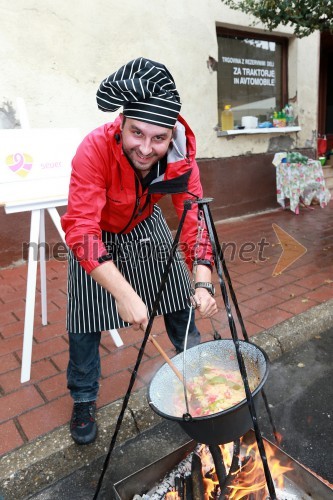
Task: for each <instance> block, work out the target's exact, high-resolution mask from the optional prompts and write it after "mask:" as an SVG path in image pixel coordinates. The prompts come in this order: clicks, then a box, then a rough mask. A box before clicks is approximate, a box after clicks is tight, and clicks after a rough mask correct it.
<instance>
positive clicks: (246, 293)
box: [236, 281, 274, 302]
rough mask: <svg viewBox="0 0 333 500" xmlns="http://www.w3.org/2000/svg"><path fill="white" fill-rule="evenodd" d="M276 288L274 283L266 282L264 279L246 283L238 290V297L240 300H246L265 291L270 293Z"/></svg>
mask: <svg viewBox="0 0 333 500" xmlns="http://www.w3.org/2000/svg"><path fill="white" fill-rule="evenodd" d="M272 290H274V287H273V285H270V284H269V283H265V282H264V281H259V282H256V283H252V284H249V285H245V286H244V287H243V288H241V290H240V291H238V292H237V294H236V297H237V300H238V301H239V302H245V300H247V299H248V298H249V297H257V296H259V295H263V294H264V293H265V294H266V293H269V292H271V291H272Z"/></svg>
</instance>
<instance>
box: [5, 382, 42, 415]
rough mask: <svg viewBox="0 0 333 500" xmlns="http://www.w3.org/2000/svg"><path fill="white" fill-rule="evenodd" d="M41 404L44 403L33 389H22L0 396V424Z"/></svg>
mask: <svg viewBox="0 0 333 500" xmlns="http://www.w3.org/2000/svg"><path fill="white" fill-rule="evenodd" d="M43 403H44V401H43V399H42V397H41V396H40V395H39V393H38V392H37V391H36V389H35V387H33V386H27V387H22V389H19V390H18V391H15V392H12V393H11V394H8V395H7V396H2V398H1V407H0V422H3V421H4V420H8V419H10V418H13V417H15V416H17V415H20V414H21V413H23V412H24V411H28V410H30V409H31V408H35V407H36V406H38V405H41V404H43Z"/></svg>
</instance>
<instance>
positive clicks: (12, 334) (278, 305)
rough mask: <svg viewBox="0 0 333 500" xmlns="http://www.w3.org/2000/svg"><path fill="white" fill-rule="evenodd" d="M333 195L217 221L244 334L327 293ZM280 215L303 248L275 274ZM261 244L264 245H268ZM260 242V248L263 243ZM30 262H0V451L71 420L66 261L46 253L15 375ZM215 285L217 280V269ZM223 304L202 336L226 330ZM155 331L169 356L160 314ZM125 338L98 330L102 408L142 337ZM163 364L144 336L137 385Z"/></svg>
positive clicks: (121, 388)
mask: <svg viewBox="0 0 333 500" xmlns="http://www.w3.org/2000/svg"><path fill="white" fill-rule="evenodd" d="M332 208H333V202H331V203H330V205H329V206H328V207H327V208H325V209H321V208H319V207H318V206H315V207H314V210H311V209H302V210H301V213H300V215H299V216H295V215H294V214H292V213H291V212H290V211H288V210H277V211H274V212H271V213H266V214H258V215H255V216H251V217H247V218H243V219H235V220H228V221H225V222H222V223H216V229H217V232H218V236H219V240H220V243H221V245H222V247H223V248H224V250H225V257H226V262H227V265H228V269H229V272H230V275H231V278H232V282H233V286H234V289H235V292H236V296H237V299H238V302H239V305H240V310H241V313H242V316H243V318H244V321H245V325H246V328H247V332H248V334H249V336H251V335H255V334H257V333H260V332H262V331H264V330H265V329H268V328H270V327H272V326H274V325H276V324H278V323H281V322H283V321H285V320H287V319H289V318H291V317H292V316H295V315H297V314H300V313H302V312H304V311H306V310H307V309H309V308H311V307H313V306H315V305H318V304H320V303H323V302H326V301H328V300H330V299H332V298H333V211H332ZM273 223H276V224H278V225H279V226H280V227H281V228H282V229H284V230H285V231H287V232H288V233H289V234H291V235H292V236H293V237H294V238H295V239H296V240H297V241H299V242H300V243H302V244H303V245H304V246H305V247H306V248H307V253H306V254H305V255H304V256H303V257H301V258H300V259H299V260H298V261H297V262H295V263H294V264H292V265H291V266H290V267H289V268H288V269H286V270H285V271H284V272H283V273H281V274H280V275H278V276H276V277H273V276H272V273H273V270H274V268H275V265H276V263H277V261H278V258H279V256H280V254H281V246H280V245H279V243H278V240H277V238H276V236H275V233H274V231H273V229H272V224H273ZM266 244H267V245H266ZM260 249H261V250H262V251H260ZM26 276H27V266H26V265H22V266H20V267H15V268H11V269H3V270H0V396H1V408H0V453H1V454H4V453H7V452H9V451H11V450H13V449H15V448H17V447H20V446H21V445H23V444H24V443H26V442H28V441H31V440H33V439H35V438H37V437H38V436H41V435H43V434H45V433H48V432H50V431H51V430H53V429H55V428H57V427H59V426H61V425H63V424H66V423H67V422H68V421H69V418H70V414H71V409H72V402H71V399H70V397H69V395H68V393H67V389H66V366H67V361H68V352H67V351H68V342H67V337H66V331H65V307H66V262H64V261H57V260H50V261H49V262H47V287H48V291H47V293H48V322H49V323H48V325H47V326H41V305H40V294H39V293H37V297H36V310H35V327H34V343H33V352H32V373H31V380H30V381H29V382H26V383H25V384H21V383H20V365H21V356H22V340H23V335H22V334H23V326H24V325H23V323H24V308H25V291H26ZM214 281H215V284H216V285H217V284H218V279H217V276H216V274H214ZM217 300H218V305H219V308H220V309H219V313H218V315H217V316H216V317H215V318H214V319H213V321H212V322H211V321H210V320H207V319H199V318H198V320H197V325H198V328H199V329H200V331H201V333H202V336H203V340H204V341H205V340H209V339H211V338H212V335H213V326H214V327H215V328H216V330H217V331H218V332H219V333H220V334H221V336H222V337H230V332H229V328H228V323H227V318H226V313H225V310H224V306H223V304H222V298H221V292H220V291H219V292H218V294H217ZM153 333H154V334H155V335H156V338H157V339H158V341H159V343H160V344H161V345H162V347H163V348H164V349H165V350H166V352H167V353H168V354H169V355H170V356H172V355H174V351H173V349H172V345H171V343H170V342H169V340H168V338H167V335H166V333H165V331H164V324H163V320H162V318H156V320H155V321H154V325H153ZM120 334H121V336H122V339H123V341H124V346H123V347H120V348H116V347H115V345H114V343H113V341H112V339H111V337H110V335H109V334H108V332H103V337H102V346H101V358H102V379H101V388H100V396H99V400H98V405H99V407H101V406H104V405H106V404H108V403H110V402H112V401H115V400H116V399H119V398H121V397H122V396H123V395H124V393H125V392H126V389H127V386H128V382H129V378H130V370H131V368H132V367H133V365H134V363H135V360H136V357H137V354H138V350H139V348H140V344H141V338H142V336H141V335H140V334H139V333H137V332H134V331H133V330H132V329H131V328H128V329H124V330H121V331H120ZM162 363H163V360H162V358H161V357H160V355H159V354H158V353H157V351H156V350H155V348H154V346H153V345H151V344H148V345H147V348H146V350H145V354H144V357H143V361H142V364H141V366H140V369H139V374H138V378H137V382H136V386H135V388H137V389H138V388H140V387H142V386H144V385H146V384H147V383H148V382H149V380H150V379H151V377H152V374H153V373H154V371H155V370H156V369H157V368H158V367H159V366H160V365H161V364H162Z"/></svg>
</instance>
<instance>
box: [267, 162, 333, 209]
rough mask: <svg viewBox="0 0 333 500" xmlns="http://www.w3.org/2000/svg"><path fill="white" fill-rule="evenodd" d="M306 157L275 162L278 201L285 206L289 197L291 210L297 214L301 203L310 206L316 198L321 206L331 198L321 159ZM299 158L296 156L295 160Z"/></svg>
mask: <svg viewBox="0 0 333 500" xmlns="http://www.w3.org/2000/svg"><path fill="white" fill-rule="evenodd" d="M276 156H277V155H276ZM300 156H301V155H300ZM304 158H306V157H302V158H300V159H301V161H293V162H288V161H286V160H288V157H284V158H283V161H280V162H279V163H276V164H275V167H276V193H277V201H278V203H279V204H280V205H281V206H282V207H283V208H285V199H286V198H288V199H289V202H290V210H292V211H293V212H295V213H296V214H298V213H299V204H300V203H302V204H304V205H306V206H309V205H311V203H312V201H313V200H314V199H316V200H317V201H318V202H319V204H320V206H321V207H325V206H326V205H327V203H328V202H329V201H330V199H331V194H330V192H329V190H328V189H327V188H326V184H325V179H324V174H323V168H322V166H321V163H320V161H317V160H311V159H308V158H306V160H304ZM278 159H280V158H278ZM297 159H298V158H297V156H296V157H295V158H294V159H293V160H297ZM273 164H274V161H273Z"/></svg>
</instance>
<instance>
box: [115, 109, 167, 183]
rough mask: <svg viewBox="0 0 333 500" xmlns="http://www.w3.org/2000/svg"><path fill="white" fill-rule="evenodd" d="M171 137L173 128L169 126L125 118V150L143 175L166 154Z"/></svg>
mask: <svg viewBox="0 0 333 500" xmlns="http://www.w3.org/2000/svg"><path fill="white" fill-rule="evenodd" d="M124 122H125V123H124ZM171 138H172V130H171V129H169V128H165V127H159V126H158V125H154V124H152V123H145V122H141V121H139V120H133V119H132V118H126V120H124V118H123V124H122V139H123V151H124V153H125V155H126V156H127V158H128V159H129V160H130V162H131V164H132V165H133V167H134V168H135V169H136V170H137V171H138V172H139V173H140V174H141V175H142V177H145V176H146V175H147V174H148V173H149V171H150V169H151V168H152V166H153V165H154V164H155V163H156V162H157V161H158V160H160V159H161V158H163V156H164V155H165V154H166V152H167V150H168V147H169V144H170V141H171Z"/></svg>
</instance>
